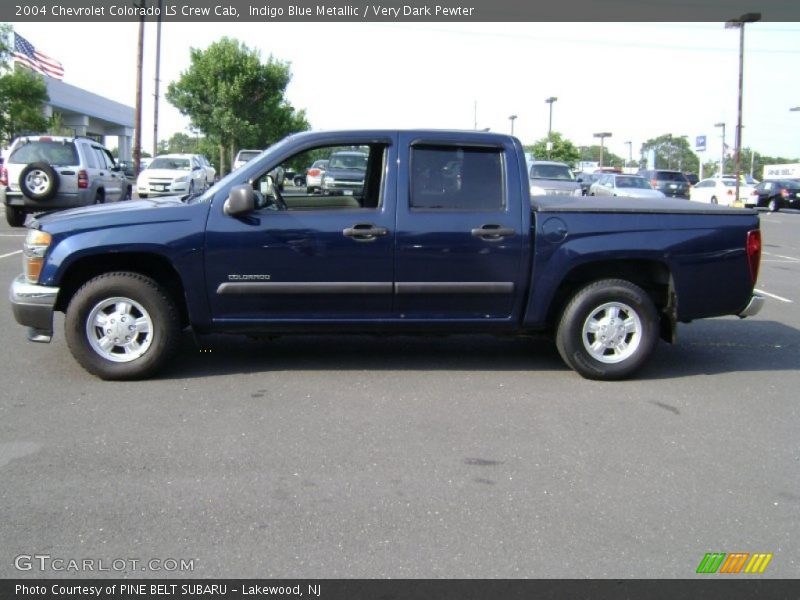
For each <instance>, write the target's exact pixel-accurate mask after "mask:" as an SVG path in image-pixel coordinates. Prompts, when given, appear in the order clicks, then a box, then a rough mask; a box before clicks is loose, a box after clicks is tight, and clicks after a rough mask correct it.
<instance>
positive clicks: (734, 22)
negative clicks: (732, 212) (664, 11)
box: [725, 13, 761, 202]
mask: <svg viewBox="0 0 800 600" xmlns="http://www.w3.org/2000/svg"><path fill="white" fill-rule="evenodd" d="M760 20H761V13H745V14H743V15H742V16H741V17H739V18H738V19H731V20H730V21H728V22H726V23H725V29H738V30H739V105H738V108H737V111H736V149H735V150H734V158H735V160H736V196H735V198H736V202H739V178H740V177H741V175H742V164H741V161H742V87H743V86H742V82H743V81H744V26H745V23H755V22H756V21H760Z"/></svg>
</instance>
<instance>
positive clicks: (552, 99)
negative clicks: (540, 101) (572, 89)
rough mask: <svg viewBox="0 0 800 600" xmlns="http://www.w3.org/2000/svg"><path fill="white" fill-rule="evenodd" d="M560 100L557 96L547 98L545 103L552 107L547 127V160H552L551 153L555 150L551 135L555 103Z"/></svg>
mask: <svg viewBox="0 0 800 600" xmlns="http://www.w3.org/2000/svg"><path fill="white" fill-rule="evenodd" d="M556 100H558V98H556V97H555V96H550V97H549V98H545V102H546V103H547V104H549V105H550V121H549V123H548V125H547V160H550V151H551V150H552V149H553V140H552V139H551V135H552V133H553V102H555V101H556Z"/></svg>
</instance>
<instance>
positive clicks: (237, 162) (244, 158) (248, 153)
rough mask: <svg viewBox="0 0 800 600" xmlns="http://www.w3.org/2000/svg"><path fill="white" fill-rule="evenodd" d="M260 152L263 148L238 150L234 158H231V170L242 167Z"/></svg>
mask: <svg viewBox="0 0 800 600" xmlns="http://www.w3.org/2000/svg"><path fill="white" fill-rule="evenodd" d="M262 152H263V150H239V152H237V153H236V158H235V159H233V170H234V171H235V170H236V169H238V168H240V167H243V166H244V165H246V164H247V163H248V162H250V161H251V160H253V159H254V158H255V157H256V156H258V155H259V154H261V153H262Z"/></svg>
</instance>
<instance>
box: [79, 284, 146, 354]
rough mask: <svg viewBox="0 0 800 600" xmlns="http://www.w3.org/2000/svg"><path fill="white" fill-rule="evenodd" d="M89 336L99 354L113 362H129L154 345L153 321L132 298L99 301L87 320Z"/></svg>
mask: <svg viewBox="0 0 800 600" xmlns="http://www.w3.org/2000/svg"><path fill="white" fill-rule="evenodd" d="M86 337H87V339H88V340H89V345H90V346H91V347H92V350H94V351H95V352H96V353H97V354H98V355H100V356H101V357H103V358H104V359H106V360H109V361H112V362H118V363H123V362H130V361H132V360H136V359H137V358H139V357H140V356H142V355H143V354H144V353H145V352H147V349H148V348H149V347H150V344H151V343H152V342H153V320H152V319H151V318H150V315H149V314H148V313H147V311H146V310H145V309H144V308H143V307H142V305H141V304H139V303H138V302H134V301H133V300H131V299H130V298H121V297H118V298H107V299H105V300H102V301H101V302H98V303H97V304H96V305H95V306H94V308H92V310H91V311H90V312H89V316H88V317H87V318H86Z"/></svg>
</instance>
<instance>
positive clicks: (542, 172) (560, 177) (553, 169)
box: [528, 160, 583, 196]
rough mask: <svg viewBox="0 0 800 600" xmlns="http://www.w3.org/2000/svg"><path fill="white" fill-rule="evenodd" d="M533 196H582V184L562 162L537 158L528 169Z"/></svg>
mask: <svg viewBox="0 0 800 600" xmlns="http://www.w3.org/2000/svg"><path fill="white" fill-rule="evenodd" d="M528 175H529V177H530V191H531V196H546V195H550V196H582V195H583V191H582V190H581V184H580V183H578V182H577V181H576V180H575V176H574V175H573V174H572V171H571V170H570V168H569V167H568V166H567V165H566V164H564V163H561V162H553V161H549V160H535V161H533V162H532V163H531V165H530V168H529V170H528Z"/></svg>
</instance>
